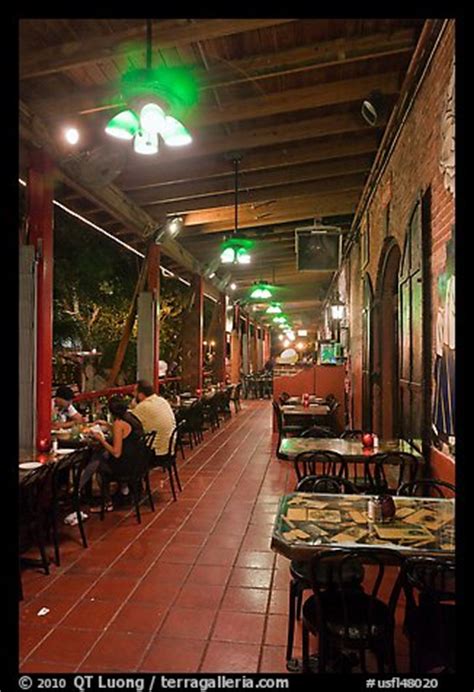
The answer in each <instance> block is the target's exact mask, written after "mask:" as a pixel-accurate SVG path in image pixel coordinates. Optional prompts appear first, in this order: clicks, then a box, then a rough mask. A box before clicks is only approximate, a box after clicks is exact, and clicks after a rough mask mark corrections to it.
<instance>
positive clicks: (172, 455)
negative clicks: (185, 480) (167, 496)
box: [153, 427, 182, 502]
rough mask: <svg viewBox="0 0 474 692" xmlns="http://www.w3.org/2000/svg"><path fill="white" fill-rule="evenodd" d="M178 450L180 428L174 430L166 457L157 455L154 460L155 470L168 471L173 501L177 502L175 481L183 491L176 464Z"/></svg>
mask: <svg viewBox="0 0 474 692" xmlns="http://www.w3.org/2000/svg"><path fill="white" fill-rule="evenodd" d="M177 449H178V428H177V427H176V428H174V430H173V431H172V433H171V436H170V439H169V443H168V452H167V454H166V455H164V454H163V455H161V456H157V455H156V454H155V455H154V459H153V468H161V469H163V470H164V471H168V477H169V480H170V486H171V493H172V495H173V500H174V501H175V502H176V500H177V497H176V490H175V487H174V479H176V483H177V484H178V488H179V490H180V491H181V490H182V488H181V482H180V480H179V474H178V467H177V464H176V453H177ZM173 474H174V478H173Z"/></svg>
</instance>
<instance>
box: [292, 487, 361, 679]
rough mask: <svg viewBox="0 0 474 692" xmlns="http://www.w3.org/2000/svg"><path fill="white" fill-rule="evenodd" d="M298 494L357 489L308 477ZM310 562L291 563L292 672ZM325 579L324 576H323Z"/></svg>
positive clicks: (338, 492)
mask: <svg viewBox="0 0 474 692" xmlns="http://www.w3.org/2000/svg"><path fill="white" fill-rule="evenodd" d="M295 491H296V492H308V493H312V492H314V493H330V494H333V495H336V494H337V495H339V494H346V493H347V494H354V492H355V488H354V487H353V485H352V483H350V481H347V480H346V479H344V478H340V477H338V476H314V475H313V476H306V477H305V478H302V479H301V480H300V481H299V482H298V484H297V485H296V488H295ZM309 565H310V563H309V562H307V561H306V562H303V561H300V560H292V561H291V562H290V589H289V608H288V635H287V645H286V661H287V666H288V668H289V669H290V670H293V669H296V667H295V663H294V662H293V661H292V653H293V641H294V633H295V624H296V620H299V619H300V615H301V602H302V598H303V593H304V591H305V590H306V589H310V588H311V577H310V571H309ZM357 574H358V573H357V572H355V573H354V574H352V575H351V577H350V578H351V579H356V578H357ZM321 579H324V575H323V576H321Z"/></svg>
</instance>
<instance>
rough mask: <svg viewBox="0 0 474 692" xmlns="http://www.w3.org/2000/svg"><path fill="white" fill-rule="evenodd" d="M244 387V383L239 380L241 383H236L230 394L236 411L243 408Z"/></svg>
mask: <svg viewBox="0 0 474 692" xmlns="http://www.w3.org/2000/svg"><path fill="white" fill-rule="evenodd" d="M241 389H242V383H241V382H239V384H236V385H235V386H233V387H232V391H231V395H230V400H231V401H233V402H234V409H235V412H236V413H238V412H239V411H240V409H241V408H242V406H241V404H240V392H241Z"/></svg>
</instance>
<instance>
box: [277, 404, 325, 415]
mask: <svg viewBox="0 0 474 692" xmlns="http://www.w3.org/2000/svg"><path fill="white" fill-rule="evenodd" d="M281 412H282V414H283V417H284V418H290V416H298V417H299V416H305V417H306V416H309V417H311V418H320V417H325V416H329V414H330V413H331V409H330V408H329V406H328V405H327V404H310V405H309V406H303V405H302V404H290V405H289V404H284V405H283V406H282V407H281Z"/></svg>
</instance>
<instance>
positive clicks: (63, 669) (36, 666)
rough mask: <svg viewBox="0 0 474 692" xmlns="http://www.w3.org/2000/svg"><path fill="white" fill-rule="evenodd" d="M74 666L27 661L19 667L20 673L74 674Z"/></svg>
mask: <svg viewBox="0 0 474 692" xmlns="http://www.w3.org/2000/svg"><path fill="white" fill-rule="evenodd" d="M75 670H76V666H67V665H66V664H64V663H47V662H41V661H33V660H29V661H26V663H23V664H22V665H21V666H20V673H51V674H52V673H74V671H75Z"/></svg>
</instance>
